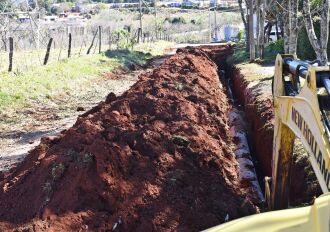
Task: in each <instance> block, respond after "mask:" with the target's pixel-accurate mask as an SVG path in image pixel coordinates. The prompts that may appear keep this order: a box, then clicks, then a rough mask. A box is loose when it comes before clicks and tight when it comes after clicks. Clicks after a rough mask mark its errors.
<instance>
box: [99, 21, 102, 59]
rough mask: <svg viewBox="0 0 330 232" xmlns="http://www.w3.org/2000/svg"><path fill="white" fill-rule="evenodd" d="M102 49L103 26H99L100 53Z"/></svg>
mask: <svg viewBox="0 0 330 232" xmlns="http://www.w3.org/2000/svg"><path fill="white" fill-rule="evenodd" d="M101 51H102V27H101V26H99V53H101Z"/></svg>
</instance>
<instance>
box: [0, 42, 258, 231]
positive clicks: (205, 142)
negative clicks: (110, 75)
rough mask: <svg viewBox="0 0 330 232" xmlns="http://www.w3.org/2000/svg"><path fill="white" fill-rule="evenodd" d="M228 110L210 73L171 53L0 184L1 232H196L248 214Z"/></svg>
mask: <svg viewBox="0 0 330 232" xmlns="http://www.w3.org/2000/svg"><path fill="white" fill-rule="evenodd" d="M229 49H230V47H226V46H224V47H222V48H221V49H220V50H219V52H221V50H222V51H223V52H224V53H225V52H228V50H229ZM229 109H230V105H229V104H228V99H227V96H226V95H225V93H224V89H223V88H222V87H221V83H220V81H219V79H218V75H217V66H216V64H215V63H214V62H213V61H211V60H210V59H209V57H208V56H207V55H206V54H205V53H204V52H203V51H202V50H199V49H197V48H195V49H183V50H179V51H178V52H177V54H176V55H174V56H173V57H171V58H170V59H168V60H166V61H165V63H164V64H163V65H161V66H160V67H159V68H157V69H155V70H154V71H153V72H150V73H146V74H143V75H141V76H140V79H139V81H138V82H137V83H136V84H135V85H134V86H133V87H132V88H131V89H130V90H129V91H127V92H125V93H124V94H123V95H122V96H119V97H116V96H115V95H114V94H109V96H108V97H107V99H106V101H105V102H101V103H100V104H99V105H98V106H97V107H95V108H93V109H92V110H90V111H89V112H86V113H85V114H83V115H82V116H81V117H79V118H78V120H77V122H76V123H75V125H74V126H73V127H72V128H70V129H68V130H67V131H63V132H62V134H61V135H60V136H59V137H54V138H44V139H43V140H42V142H41V144H40V145H39V146H38V147H37V148H36V149H35V150H33V151H32V152H31V153H30V154H29V155H28V157H27V158H26V159H25V160H24V161H23V162H22V163H21V164H20V165H19V166H18V167H16V168H13V170H11V172H10V173H9V174H7V175H6V176H5V178H4V179H3V180H2V181H1V182H0V185H1V192H0V230H9V229H12V228H16V230H17V231H23V230H24V231H87V230H88V231H198V230H202V229H206V228H208V227H211V226H215V225H217V224H220V223H223V222H224V221H225V218H226V217H228V216H229V219H230V220H232V219H234V218H238V217H242V216H245V215H249V214H253V213H256V212H257V211H258V209H257V207H255V206H254V205H253V204H252V203H251V201H250V200H249V199H248V198H247V197H246V193H245V192H244V189H242V188H241V187H240V184H239V180H238V164H237V161H236V160H235V157H234V154H233V148H234V146H235V145H234V143H233V141H232V138H231V137H229V135H228V128H229V127H228V122H227V120H228V118H227V112H228V110H229Z"/></svg>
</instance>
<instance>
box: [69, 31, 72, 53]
mask: <svg viewBox="0 0 330 232" xmlns="http://www.w3.org/2000/svg"><path fill="white" fill-rule="evenodd" d="M71 43H72V35H71V32H70V33H69V47H68V58H70V57H71Z"/></svg>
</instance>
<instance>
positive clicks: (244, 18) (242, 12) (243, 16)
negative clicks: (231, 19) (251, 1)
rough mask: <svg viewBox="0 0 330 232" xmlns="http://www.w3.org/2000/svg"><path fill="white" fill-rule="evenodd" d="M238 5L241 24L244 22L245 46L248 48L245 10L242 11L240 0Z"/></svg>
mask: <svg viewBox="0 0 330 232" xmlns="http://www.w3.org/2000/svg"><path fill="white" fill-rule="evenodd" d="M238 6H239V10H240V13H241V18H242V21H243V24H244V30H245V44H246V47H247V48H248V47H249V46H248V44H249V28H248V24H247V22H246V15H245V12H244V9H243V6H242V0H238Z"/></svg>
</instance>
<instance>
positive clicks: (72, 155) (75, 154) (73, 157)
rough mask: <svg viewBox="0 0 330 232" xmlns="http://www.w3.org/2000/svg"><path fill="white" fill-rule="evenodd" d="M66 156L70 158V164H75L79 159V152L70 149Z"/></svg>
mask: <svg viewBox="0 0 330 232" xmlns="http://www.w3.org/2000/svg"><path fill="white" fill-rule="evenodd" d="M65 155H66V156H67V157H69V160H70V162H73V161H75V160H77V159H78V157H79V152H77V151H75V150H74V149H69V150H68V152H67V153H66V154H65Z"/></svg>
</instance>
